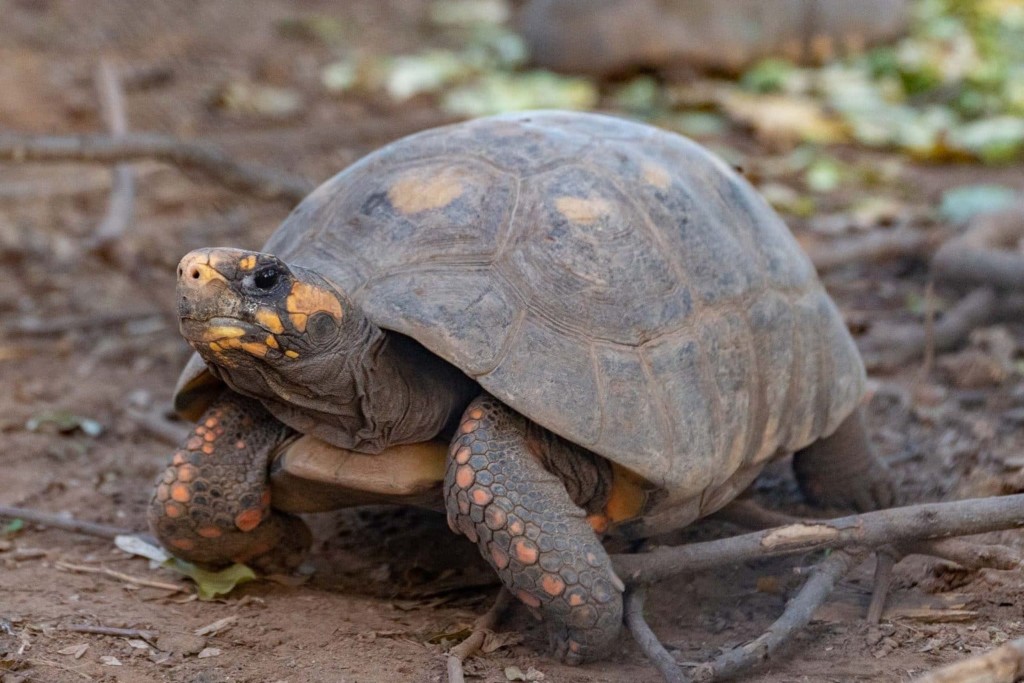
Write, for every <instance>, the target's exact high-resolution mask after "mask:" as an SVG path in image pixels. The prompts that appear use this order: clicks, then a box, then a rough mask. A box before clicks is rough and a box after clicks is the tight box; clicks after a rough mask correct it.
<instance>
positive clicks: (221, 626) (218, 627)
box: [193, 615, 238, 636]
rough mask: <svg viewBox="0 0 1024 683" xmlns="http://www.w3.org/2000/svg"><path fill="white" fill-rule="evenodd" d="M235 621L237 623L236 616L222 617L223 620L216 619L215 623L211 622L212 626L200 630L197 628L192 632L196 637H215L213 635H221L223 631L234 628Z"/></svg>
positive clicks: (208, 625)
mask: <svg viewBox="0 0 1024 683" xmlns="http://www.w3.org/2000/svg"><path fill="white" fill-rule="evenodd" d="M236 621H238V616H237V615H231V616H230V617H224V618H223V619H218V620H217V621H215V622H213V623H212V624H207V625H206V626H202V627H200V628H197V629H196V630H195V631H193V633H194V634H195V635H197V636H215V635H217V634H219V633H221V632H223V631H226V630H228V629H229V628H231V627H232V626H234V624H235V622H236Z"/></svg>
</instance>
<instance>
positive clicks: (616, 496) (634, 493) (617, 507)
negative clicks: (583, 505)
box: [604, 465, 647, 522]
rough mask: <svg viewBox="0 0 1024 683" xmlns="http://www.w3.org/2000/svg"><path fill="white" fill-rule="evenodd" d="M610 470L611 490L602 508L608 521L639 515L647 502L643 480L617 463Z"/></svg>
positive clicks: (617, 520)
mask: <svg viewBox="0 0 1024 683" xmlns="http://www.w3.org/2000/svg"><path fill="white" fill-rule="evenodd" d="M612 472H613V475H612V490H611V492H609V494H608V502H607V503H606V504H605V508H604V509H605V513H606V514H607V515H608V519H609V521H611V522H621V521H622V520H624V519H633V518H634V517H639V516H640V513H641V512H643V509H644V507H645V506H646V504H647V491H646V490H645V488H646V487H645V485H644V480H643V479H641V478H640V477H638V476H637V475H635V474H633V473H632V472H630V471H629V470H627V469H625V468H623V467H619V466H618V465H614V466H613V469H612Z"/></svg>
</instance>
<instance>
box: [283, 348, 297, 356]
mask: <svg viewBox="0 0 1024 683" xmlns="http://www.w3.org/2000/svg"><path fill="white" fill-rule="evenodd" d="M284 355H286V356H288V357H289V358H298V357H299V352H298V351H293V350H291V349H288V350H287V351H285V352H284Z"/></svg>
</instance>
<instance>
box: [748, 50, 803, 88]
mask: <svg viewBox="0 0 1024 683" xmlns="http://www.w3.org/2000/svg"><path fill="white" fill-rule="evenodd" d="M795 72H796V67H794V66H793V63H792V62H790V61H788V60H785V59H776V58H772V59H765V60H762V61H761V62H758V63H757V64H756V65H754V67H753V68H752V69H750V70H749V71H747V72H746V73H745V74H743V77H742V78H741V79H740V85H742V86H743V87H744V88H746V89H747V90H752V91H754V92H760V93H767V92H782V91H783V90H784V89H785V86H786V83H787V82H788V81H789V80H790V79H791V78H792V77H793V74H794V73H795Z"/></svg>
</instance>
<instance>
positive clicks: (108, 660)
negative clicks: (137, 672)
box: [100, 655, 121, 666]
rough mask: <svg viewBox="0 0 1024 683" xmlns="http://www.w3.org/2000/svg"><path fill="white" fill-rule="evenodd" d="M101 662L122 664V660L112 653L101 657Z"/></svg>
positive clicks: (105, 664) (109, 664)
mask: <svg viewBox="0 0 1024 683" xmlns="http://www.w3.org/2000/svg"><path fill="white" fill-rule="evenodd" d="M100 662H102V664H103V666H121V661H120V660H119V659H118V658H117V657H111V656H110V655H103V656H102V657H100Z"/></svg>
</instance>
